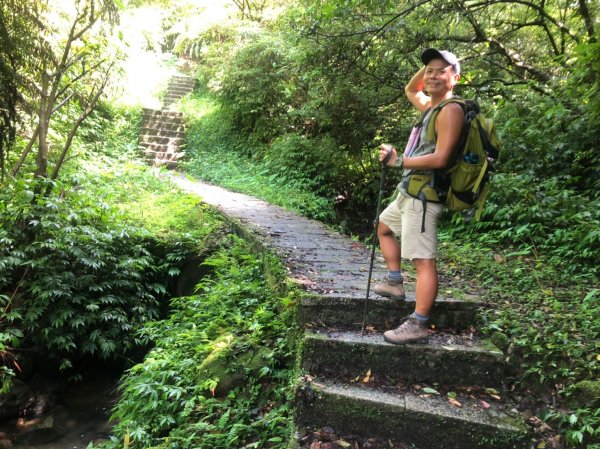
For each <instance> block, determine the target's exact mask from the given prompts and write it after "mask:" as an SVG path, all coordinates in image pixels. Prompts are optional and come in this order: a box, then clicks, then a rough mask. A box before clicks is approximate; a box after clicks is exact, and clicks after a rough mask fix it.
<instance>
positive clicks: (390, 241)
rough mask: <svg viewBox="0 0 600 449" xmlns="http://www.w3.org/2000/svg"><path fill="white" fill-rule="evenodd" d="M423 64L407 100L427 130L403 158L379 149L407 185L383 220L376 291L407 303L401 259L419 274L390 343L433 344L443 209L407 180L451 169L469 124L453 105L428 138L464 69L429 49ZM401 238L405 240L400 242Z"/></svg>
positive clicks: (385, 147)
mask: <svg viewBox="0 0 600 449" xmlns="http://www.w3.org/2000/svg"><path fill="white" fill-rule="evenodd" d="M421 61H422V62H423V64H424V67H422V68H421V69H420V70H419V71H418V72H417V73H416V74H415V75H414V76H413V77H412V78H411V80H410V81H409V83H408V84H407V85H406V88H405V93H406V96H407V97H408V100H409V101H410V102H411V103H412V104H413V105H414V106H415V107H416V108H417V109H418V110H419V111H421V112H423V113H424V117H423V119H422V123H421V125H422V126H421V127H420V128H417V130H416V132H414V133H413V134H412V135H411V139H409V143H408V144H407V148H406V149H405V152H404V153H403V154H399V153H398V151H397V150H396V149H395V148H394V147H393V146H392V145H390V144H382V145H381V147H380V150H379V159H380V160H381V161H383V160H384V159H385V158H386V156H390V157H389V159H388V161H387V165H388V166H392V167H399V168H402V169H403V172H402V174H403V180H402V182H400V184H399V185H398V187H397V189H398V191H399V192H398V196H397V199H396V200H395V201H394V202H393V203H392V204H390V205H389V206H388V207H387V208H386V209H385V210H384V211H383V212H382V213H381V215H380V217H379V226H378V228H377V236H378V238H379V243H380V247H381V252H382V254H383V257H384V259H385V262H386V264H387V268H388V274H387V276H386V277H385V279H384V281H383V283H381V284H379V285H376V286H375V287H374V289H373V291H374V292H375V293H377V294H378V295H381V296H386V297H389V298H392V299H398V300H404V298H405V293H404V286H403V278H402V273H401V271H400V264H401V258H404V259H412V261H413V263H414V266H415V269H416V272H417V283H416V305H415V311H414V312H413V313H412V314H411V315H410V316H408V317H406V318H404V319H403V320H402V323H401V324H400V326H399V327H397V328H396V329H392V330H388V331H387V332H385V333H384V338H385V340H386V341H388V342H390V343H395V344H402V343H409V342H415V341H423V340H427V339H428V337H429V332H428V320H429V315H430V312H431V309H432V307H433V305H434V302H435V299H436V297H437V293H438V277H437V267H436V256H437V226H438V221H439V218H440V216H441V214H442V209H443V204H439V203H435V202H428V201H427V202H426V201H422V200H421V199H417V198H415V197H413V196H410V195H409V194H408V179H409V176H410V175H411V174H419V173H421V174H432V173H433V170H435V169H442V168H445V167H446V166H447V164H448V162H449V160H450V157H451V155H452V151H453V149H454V147H455V146H456V144H457V142H458V140H459V137H460V133H461V130H462V127H463V121H464V113H463V110H462V108H461V106H460V105H459V104H456V103H448V104H446V105H444V106H443V107H442V109H441V110H440V112H439V114H438V115H437V118H436V120H435V134H436V136H437V138H435V139H433V140H430V139H428V137H427V132H426V130H427V125H428V123H429V118H430V117H431V110H432V109H433V108H435V107H436V106H437V105H439V104H440V103H441V102H442V101H444V100H447V99H449V98H452V97H453V89H454V86H455V85H456V83H457V82H458V80H459V78H460V64H459V62H458V59H457V58H456V56H455V55H454V54H452V53H450V52H448V51H439V50H436V49H434V48H429V49H427V50H425V51H424V52H423V53H422V54H421ZM426 111H428V112H427V113H426ZM411 144H412V145H411ZM390 152H391V154H390ZM396 236H399V237H400V240H401V242H400V243H399V242H398V240H397V239H396Z"/></svg>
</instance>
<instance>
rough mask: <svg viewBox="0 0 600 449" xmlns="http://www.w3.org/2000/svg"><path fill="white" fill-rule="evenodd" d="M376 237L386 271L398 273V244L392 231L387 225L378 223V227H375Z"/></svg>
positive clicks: (399, 260) (399, 262) (399, 259)
mask: <svg viewBox="0 0 600 449" xmlns="http://www.w3.org/2000/svg"><path fill="white" fill-rule="evenodd" d="M377 237H378V238H379V246H380V248H381V254H383V258H384V259H385V263H386V264H387V267H388V270H390V271H400V264H401V260H402V258H401V255H400V243H398V240H397V239H396V236H395V235H394V233H393V232H392V230H391V229H390V228H389V226H388V225H386V224H384V223H379V226H378V227H377Z"/></svg>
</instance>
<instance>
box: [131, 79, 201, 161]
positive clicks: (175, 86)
mask: <svg viewBox="0 0 600 449" xmlns="http://www.w3.org/2000/svg"><path fill="white" fill-rule="evenodd" d="M195 84H196V81H195V79H193V78H191V77H187V76H175V77H173V78H172V79H171V80H170V82H169V85H168V87H167V91H166V93H165V96H164V100H163V105H162V108H161V109H160V110H156V109H147V108H144V109H143V110H142V122H141V125H140V137H139V143H138V148H139V149H140V151H141V152H142V153H143V154H144V158H145V160H146V161H147V162H148V164H150V165H154V166H166V167H168V168H175V167H176V166H177V161H178V160H179V159H180V158H181V157H183V155H184V154H185V153H184V151H183V147H184V143H185V121H184V118H183V114H182V113H181V112H178V111H175V110H173V109H174V108H173V106H174V105H175V103H176V102H177V100H179V99H181V98H183V97H184V96H185V95H187V94H188V93H190V92H192V91H193V89H194V86H195Z"/></svg>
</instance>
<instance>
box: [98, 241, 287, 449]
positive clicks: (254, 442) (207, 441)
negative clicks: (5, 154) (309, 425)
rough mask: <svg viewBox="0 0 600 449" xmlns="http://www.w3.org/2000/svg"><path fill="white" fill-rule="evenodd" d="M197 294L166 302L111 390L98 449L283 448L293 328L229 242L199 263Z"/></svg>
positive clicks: (253, 266) (251, 262) (242, 248)
mask: <svg viewBox="0 0 600 449" xmlns="http://www.w3.org/2000/svg"><path fill="white" fill-rule="evenodd" d="M204 266H205V267H210V268H211V269H212V270H213V274H212V275H210V276H208V277H206V278H204V279H203V280H202V281H201V282H200V283H199V284H198V285H197V294H195V295H192V296H189V297H182V298H175V299H173V301H172V308H173V310H172V313H171V315H170V317H169V318H168V319H167V320H163V321H156V322H154V323H150V324H148V325H147V326H146V327H145V328H144V329H143V330H141V331H140V333H139V337H140V338H146V339H148V340H150V341H151V342H152V343H153V346H154V347H153V349H152V350H151V351H150V352H149V353H148V354H147V356H146V358H145V360H144V361H143V362H142V363H140V364H138V365H136V366H134V367H133V368H131V369H130V370H129V371H128V372H127V373H126V374H125V375H124V377H123V379H122V383H121V387H120V389H121V398H120V400H119V403H118V404H117V406H116V408H115V410H114V413H113V416H112V418H113V419H114V420H115V421H116V422H117V424H116V427H115V429H114V431H115V434H116V435H117V436H116V437H114V438H113V440H112V442H109V443H107V444H106V447H110V448H117V447H119V448H120V447H122V446H123V442H124V441H126V442H127V443H126V444H125V445H126V446H129V447H132V448H147V447H155V448H180V449H184V448H197V449H201V448H207V449H208V448H211V449H212V448H215V447H220V448H241V447H245V448H253V447H261V448H266V447H269V448H283V447H286V445H287V441H288V439H289V437H290V434H291V425H292V421H291V399H292V385H293V382H294V378H295V376H294V372H295V371H294V365H295V349H294V346H295V336H296V333H297V325H296V324H295V322H294V320H293V318H294V313H293V311H294V307H293V301H292V300H291V299H290V298H289V297H283V298H282V297H279V296H277V295H275V294H274V292H273V290H272V289H271V288H270V287H269V285H268V282H267V281H266V280H265V278H264V276H263V267H262V262H261V260H260V259H258V258H257V257H256V256H255V255H253V254H252V250H251V248H250V247H249V245H248V243H246V242H244V241H242V240H241V239H239V238H236V237H233V236H231V237H229V239H228V240H227V241H226V242H224V245H223V248H222V249H221V250H220V251H218V252H217V253H215V254H213V255H212V256H211V257H210V258H208V259H207V260H206V261H205V262H204Z"/></svg>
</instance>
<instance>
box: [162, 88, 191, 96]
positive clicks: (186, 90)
mask: <svg viewBox="0 0 600 449" xmlns="http://www.w3.org/2000/svg"><path fill="white" fill-rule="evenodd" d="M192 91H193V89H190V88H187V87H183V86H181V87H180V86H169V87H168V88H167V91H166V92H165V96H169V95H181V96H183V95H187V94H189V93H190V92H192Z"/></svg>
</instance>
